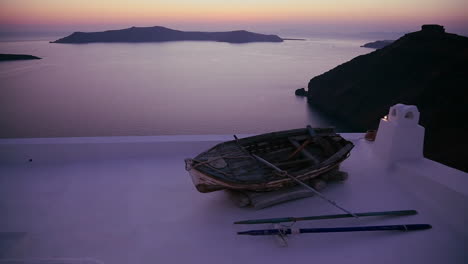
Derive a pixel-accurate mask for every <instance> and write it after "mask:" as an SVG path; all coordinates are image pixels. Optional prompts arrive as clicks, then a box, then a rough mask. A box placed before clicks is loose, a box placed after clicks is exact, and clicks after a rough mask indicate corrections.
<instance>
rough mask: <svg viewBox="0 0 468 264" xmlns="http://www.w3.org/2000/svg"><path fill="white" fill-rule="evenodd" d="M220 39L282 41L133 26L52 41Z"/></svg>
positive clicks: (239, 32)
mask: <svg viewBox="0 0 468 264" xmlns="http://www.w3.org/2000/svg"><path fill="white" fill-rule="evenodd" d="M189 40H191V41H218V42H228V43H249V42H282V41H283V39H282V38H280V37H278V36H277V35H264V34H258V33H253V32H249V31H245V30H237V31H227V32H198V31H180V30H174V29H170V28H166V27H159V26H156V27H131V28H127V29H119V30H108V31H103V32H75V33H73V34H71V35H69V36H67V37H64V38H61V39H58V40H56V41H52V42H51V43H96V42H166V41H189Z"/></svg>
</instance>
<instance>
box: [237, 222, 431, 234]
mask: <svg viewBox="0 0 468 264" xmlns="http://www.w3.org/2000/svg"><path fill="white" fill-rule="evenodd" d="M430 228H432V226H431V225H428V224H412V225H386V226H352V227H329V228H300V229H291V228H286V229H262V230H249V231H242V232H237V234H238V235H250V236H270V235H290V234H303V233H332V232H358V231H392V230H398V231H416V230H425V229H430Z"/></svg>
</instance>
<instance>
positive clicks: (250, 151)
mask: <svg viewBox="0 0 468 264" xmlns="http://www.w3.org/2000/svg"><path fill="white" fill-rule="evenodd" d="M353 147H354V145H353V143H351V142H349V141H347V140H345V139H344V138H342V137H341V136H340V135H338V134H336V133H335V132H334V130H333V129H332V128H311V127H310V126H308V127H307V128H302V129H293V130H286V131H279V132H273V133H267V134H262V135H257V136H252V137H246V138H242V139H237V138H236V140H231V141H227V142H223V143H220V144H218V145H216V146H214V147H212V148H211V149H209V150H207V151H205V152H203V153H201V154H199V155H198V156H196V157H195V158H193V159H186V160H185V168H186V170H187V171H188V172H189V174H190V175H191V177H192V181H193V184H194V185H195V187H196V189H197V190H198V191H199V192H202V193H207V192H213V191H217V190H222V189H233V190H245V191H272V190H277V189H281V188H284V187H290V186H293V185H296V184H297V183H296V182H295V181H294V180H293V179H292V178H291V177H289V176H286V175H285V173H279V172H278V171H274V170H272V168H271V167H269V166H267V165H265V164H262V163H260V162H258V159H256V158H254V156H257V157H261V158H262V159H264V160H266V161H268V162H270V163H271V164H273V165H275V166H276V167H278V168H280V169H281V170H283V171H284V172H287V174H289V175H290V176H293V177H294V178H296V179H297V180H300V181H302V182H308V181H310V180H311V179H313V178H316V177H320V176H321V175H324V174H326V173H327V172H329V171H331V170H333V169H335V168H337V167H338V166H339V165H340V163H341V162H342V161H343V160H345V159H346V158H347V157H348V156H349V153H350V151H351V149H352V148H353Z"/></svg>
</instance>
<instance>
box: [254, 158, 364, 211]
mask: <svg viewBox="0 0 468 264" xmlns="http://www.w3.org/2000/svg"><path fill="white" fill-rule="evenodd" d="M251 155H252V156H253V157H254V158H255V159H256V160H258V161H260V162H261V163H263V164H265V165H267V166H268V167H270V168H272V169H274V170H276V171H277V172H279V173H280V174H282V175H284V176H288V177H289V178H291V179H292V180H294V181H295V182H297V183H298V184H300V185H302V186H303V187H305V188H306V189H308V190H310V191H311V192H313V193H315V194H316V195H317V196H318V197H320V198H322V199H323V200H325V201H327V202H329V203H330V204H332V205H333V206H335V207H336V208H338V209H340V210H341V211H343V212H346V213H348V214H350V215H352V216H354V217H355V218H359V216H357V215H356V214H354V213H352V212H351V211H349V210H346V209H344V208H343V207H341V206H339V205H338V204H337V203H336V202H335V201H333V200H330V199H328V198H327V197H325V195H323V194H321V193H320V192H319V191H317V190H315V189H314V188H312V187H310V186H309V185H307V184H305V183H304V182H302V181H301V180H298V179H297V178H296V177H294V176H292V175H290V174H289V173H288V172H287V171H284V170H282V169H280V168H278V167H276V166H275V165H273V164H271V163H270V162H268V161H266V160H264V159H262V158H260V157H259V156H257V155H255V154H251Z"/></svg>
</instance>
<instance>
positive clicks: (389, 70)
mask: <svg viewBox="0 0 468 264" xmlns="http://www.w3.org/2000/svg"><path fill="white" fill-rule="evenodd" d="M467 87H468V38H467V37H463V36H458V35H455V34H449V33H445V31H444V29H443V27H442V26H438V25H425V26H423V28H422V30H421V31H418V32H413V33H409V34H406V35H405V36H403V37H401V38H400V39H398V40H396V41H395V42H394V43H392V44H390V45H388V46H386V47H384V48H382V49H378V50H376V51H374V52H372V53H369V54H366V55H362V56H359V57H356V58H354V59H352V60H351V61H349V62H346V63H344V64H342V65H340V66H338V67H336V68H334V69H332V70H330V71H328V72H326V73H324V74H322V75H319V76H316V77H314V78H312V79H311V80H310V82H309V85H308V90H309V92H308V102H309V103H310V104H311V105H313V106H315V107H316V108H318V109H321V110H322V111H324V112H326V113H329V114H331V115H333V116H335V117H336V118H338V119H341V120H343V121H346V122H347V123H350V124H352V125H353V126H354V129H355V130H360V131H365V130H366V129H371V128H373V129H375V128H377V126H378V121H379V119H380V117H382V116H384V115H385V114H387V112H388V109H389V107H390V106H392V105H394V104H396V103H404V104H412V105H416V106H417V107H418V108H419V111H420V112H421V119H420V123H421V125H423V126H424V127H425V128H426V139H425V153H424V154H425V156H426V157H427V158H430V159H433V160H436V161H439V162H442V163H444V164H447V165H449V166H452V167H456V168H458V169H461V170H464V171H468V162H467V159H466V157H467V155H468V154H467V153H466V151H467V149H468V144H467V143H466V142H467V141H466V140H465V139H464V138H463V137H464V136H466V135H468V123H467V122H466V116H468V106H467V105H468V91H467Z"/></svg>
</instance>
